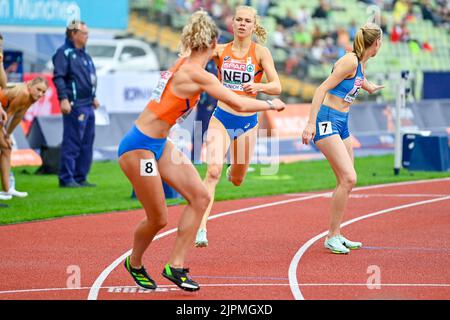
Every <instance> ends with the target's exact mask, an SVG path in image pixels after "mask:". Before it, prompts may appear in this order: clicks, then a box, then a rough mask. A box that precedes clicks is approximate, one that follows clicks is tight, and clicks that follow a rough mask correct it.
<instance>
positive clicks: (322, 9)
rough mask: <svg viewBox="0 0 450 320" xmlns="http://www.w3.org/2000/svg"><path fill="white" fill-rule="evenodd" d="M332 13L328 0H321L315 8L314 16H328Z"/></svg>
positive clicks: (323, 17)
mask: <svg viewBox="0 0 450 320" xmlns="http://www.w3.org/2000/svg"><path fill="white" fill-rule="evenodd" d="M329 13H330V6H329V4H328V2H327V0H320V3H319V6H318V7H317V8H316V9H315V10H314V13H313V15H312V17H313V18H322V19H325V18H328V14H329Z"/></svg>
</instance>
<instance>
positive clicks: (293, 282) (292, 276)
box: [289, 196, 450, 300]
mask: <svg viewBox="0 0 450 320" xmlns="http://www.w3.org/2000/svg"><path fill="white" fill-rule="evenodd" d="M449 199H450V196H447V197H443V198H438V199H431V200H426V201H419V202H413V203H409V204H405V205H401V206H396V207H391V208H388V209H384V210H380V211H376V212H373V213H369V214H366V215H364V216H361V217H358V218H355V219H352V220H349V221H347V222H345V223H342V224H341V228H343V227H345V226H348V225H350V224H352V223H355V222H358V221H360V220H364V219H368V218H372V217H375V216H378V215H382V214H385V213H389V212H392V211H397V210H402V209H406V208H411V207H415V206H420V205H424V204H430V203H433V202H439V201H445V200H449ZM327 234H328V231H325V232H322V233H321V234H318V235H317V236H315V237H314V238H311V239H310V240H308V241H307V242H306V243H305V244H304V245H303V246H302V247H301V248H300V249H299V250H298V251H297V253H296V254H295V256H294V258H293V259H292V261H291V264H290V266H289V283H290V286H291V291H292V294H293V295H294V298H295V299H296V300H304V299H305V297H304V296H303V295H302V292H301V290H300V285H299V284H298V279H297V268H298V264H299V262H300V259H301V258H302V256H303V255H304V254H305V252H306V250H308V249H309V248H310V247H311V246H312V245H313V244H314V243H315V242H316V241H317V240H319V239H320V238H323V237H325V236H326V235H327Z"/></svg>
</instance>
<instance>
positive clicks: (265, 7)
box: [257, 0, 271, 17]
mask: <svg viewBox="0 0 450 320" xmlns="http://www.w3.org/2000/svg"><path fill="white" fill-rule="evenodd" d="M270 2H271V1H270V0H258V4H257V6H258V12H259V14H260V16H261V17H265V16H267V14H268V13H269V8H270V4H271V3H270Z"/></svg>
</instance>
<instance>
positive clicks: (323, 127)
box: [319, 121, 333, 136]
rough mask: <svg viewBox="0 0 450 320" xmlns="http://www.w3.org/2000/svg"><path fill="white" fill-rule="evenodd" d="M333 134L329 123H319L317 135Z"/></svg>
mask: <svg viewBox="0 0 450 320" xmlns="http://www.w3.org/2000/svg"><path fill="white" fill-rule="evenodd" d="M331 133H333V128H332V127H331V121H323V122H319V134H320V135H321V136H323V135H326V134H331Z"/></svg>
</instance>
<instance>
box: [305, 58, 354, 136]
mask: <svg viewBox="0 0 450 320" xmlns="http://www.w3.org/2000/svg"><path fill="white" fill-rule="evenodd" d="M357 68H358V61H357V60H356V59H355V58H354V56H351V55H347V56H344V57H343V58H342V60H341V61H338V63H336V67H335V68H334V70H333V72H332V73H331V74H330V75H329V76H328V78H327V79H326V80H325V81H324V82H322V84H321V85H320V86H319V87H318V88H317V89H316V91H315V93H314V97H313V100H312V104H311V111H310V113H309V120H308V124H307V126H306V128H305V129H304V130H303V134H302V142H303V143H304V144H308V143H309V140H311V139H314V136H315V134H316V119H317V114H318V113H319V109H320V106H321V105H322V102H323V100H324V99H325V94H326V93H327V92H328V91H329V90H331V89H333V88H335V87H336V86H337V85H338V84H339V83H340V82H342V80H344V79H346V78H348V77H351V76H352V75H353V74H355V71H356V69H357Z"/></svg>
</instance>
